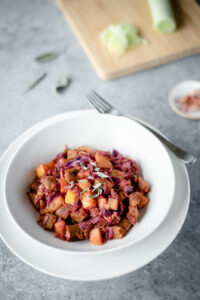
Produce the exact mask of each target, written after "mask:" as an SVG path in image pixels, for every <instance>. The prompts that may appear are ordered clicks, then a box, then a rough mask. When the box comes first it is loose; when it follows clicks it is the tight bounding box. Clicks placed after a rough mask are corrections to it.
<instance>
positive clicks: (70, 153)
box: [67, 150, 78, 159]
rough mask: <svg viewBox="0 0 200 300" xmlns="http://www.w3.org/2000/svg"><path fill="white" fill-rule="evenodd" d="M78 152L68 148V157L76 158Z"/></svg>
mask: <svg viewBox="0 0 200 300" xmlns="http://www.w3.org/2000/svg"><path fill="white" fill-rule="evenodd" d="M77 154H78V151H77V150H68V151H67V159H74V158H75V157H76V156H77Z"/></svg>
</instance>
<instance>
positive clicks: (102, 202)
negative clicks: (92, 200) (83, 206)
mask: <svg viewBox="0 0 200 300" xmlns="http://www.w3.org/2000/svg"><path fill="white" fill-rule="evenodd" d="M97 202H98V206H99V208H100V209H110V207H109V204H108V200H107V199H106V198H105V197H103V196H99V197H98V199H97Z"/></svg>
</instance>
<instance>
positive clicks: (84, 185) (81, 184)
mask: <svg viewBox="0 0 200 300" xmlns="http://www.w3.org/2000/svg"><path fill="white" fill-rule="evenodd" d="M77 185H78V186H79V187H80V188H81V190H85V189H87V188H90V187H91V184H90V183H89V181H82V182H78V184H77Z"/></svg>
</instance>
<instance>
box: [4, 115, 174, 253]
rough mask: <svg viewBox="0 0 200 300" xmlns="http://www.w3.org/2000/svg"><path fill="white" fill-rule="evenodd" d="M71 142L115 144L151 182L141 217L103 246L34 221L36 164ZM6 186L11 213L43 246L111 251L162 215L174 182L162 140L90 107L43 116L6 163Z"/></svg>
mask: <svg viewBox="0 0 200 300" xmlns="http://www.w3.org/2000/svg"><path fill="white" fill-rule="evenodd" d="M66 144H67V145H69V147H71V148H75V147H77V146H79V145H83V144H85V145H90V146H92V147H94V148H96V149H99V150H113V149H116V150H118V151H119V152H121V153H122V154H124V155H127V156H129V157H131V158H132V159H134V160H136V161H137V163H138V164H139V165H140V166H141V167H142V170H143V176H144V178H145V180H147V181H148V182H149V183H150V185H151V192H150V193H149V197H150V203H149V204H148V206H147V208H146V209H145V211H143V212H142V216H141V218H140V220H139V222H138V223H137V224H136V225H135V226H134V227H133V228H132V229H131V230H130V231H129V233H128V234H127V235H126V236H125V237H124V238H123V239H121V240H112V241H108V242H106V243H105V244H104V245H102V246H93V245H92V244H90V242H89V241H77V242H71V243H68V242H66V241H61V240H59V239H56V238H54V236H53V233H52V232H48V231H44V230H43V229H42V228H41V227H40V226H38V225H37V223H36V220H37V219H38V212H37V211H35V209H34V208H33V206H32V205H31V203H30V201H29V199H28V198H27V196H26V192H27V190H28V186H29V185H30V183H31V181H32V180H33V178H34V176H35V173H34V172H35V168H36V166H37V165H39V164H41V163H45V162H48V161H50V160H52V159H53V158H54V157H55V156H56V154H57V153H58V152H61V151H62V150H63V149H64V146H65V145H66ZM4 187H5V188H4V192H5V197H6V202H7V207H8V210H9V213H10V214H11V216H12V218H13V220H14V221H15V222H16V224H17V225H18V226H19V227H20V228H21V229H22V230H23V231H24V232H25V233H26V234H28V235H29V237H31V238H33V239H35V240H37V241H38V242H40V243H43V244H44V245H46V246H50V247H54V248H56V249H59V250H64V251H73V253H77V254H86V253H87V254H90V253H91V254H93V253H102V252H105V251H111V250H112V251H113V250H117V249H120V248H123V247H127V246H129V245H132V244H134V243H137V242H138V241H140V240H141V239H144V238H145V237H147V236H148V235H150V234H151V233H152V232H153V231H154V230H155V229H156V228H157V227H158V226H159V225H160V224H161V222H162V221H163V220H164V219H165V217H166V216H167V213H168V211H169V209H170V207H171V204H172V201H173V195H174V188H175V178H174V170H173V166H172V163H171V160H170V158H169V156H168V153H167V151H166V150H165V148H164V146H163V145H162V143H161V142H160V141H159V140H158V139H157V138H156V137H155V136H154V135H153V134H152V133H151V132H149V131H148V130H147V129H145V128H144V127H142V126H141V125H139V124H138V123H136V122H134V121H132V120H130V119H128V118H125V117H117V116H112V115H104V114H98V113H96V112H93V111H91V110H82V111H74V112H68V113H65V114H61V115H57V116H55V117H53V118H50V119H47V120H45V121H43V122H41V123H40V124H39V126H38V129H37V131H36V132H35V134H32V135H30V136H29V137H28V138H26V139H25V140H24V141H23V142H22V143H21V145H20V146H19V147H18V148H17V149H16V151H15V153H14V155H13V157H12V159H11V161H10V164H9V166H8V169H7V172H6V177H5V182H4Z"/></svg>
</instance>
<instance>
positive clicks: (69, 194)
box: [65, 190, 76, 205]
mask: <svg viewBox="0 0 200 300" xmlns="http://www.w3.org/2000/svg"><path fill="white" fill-rule="evenodd" d="M75 197H76V192H73V191H70V190H68V191H67V193H66V195H65V203H66V204H70V205H73V204H74V199H75Z"/></svg>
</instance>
